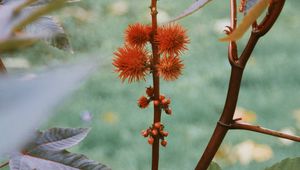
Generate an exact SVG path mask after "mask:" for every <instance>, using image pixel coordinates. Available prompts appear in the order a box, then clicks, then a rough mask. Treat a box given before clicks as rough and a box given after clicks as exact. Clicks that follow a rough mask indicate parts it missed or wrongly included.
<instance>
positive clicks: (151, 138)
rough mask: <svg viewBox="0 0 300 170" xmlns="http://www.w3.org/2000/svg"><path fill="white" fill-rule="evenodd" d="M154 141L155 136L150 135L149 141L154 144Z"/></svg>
mask: <svg viewBox="0 0 300 170" xmlns="http://www.w3.org/2000/svg"><path fill="white" fill-rule="evenodd" d="M153 142H154V138H153V137H151V136H150V137H149V138H148V143H149V144H150V145H152V144H153Z"/></svg>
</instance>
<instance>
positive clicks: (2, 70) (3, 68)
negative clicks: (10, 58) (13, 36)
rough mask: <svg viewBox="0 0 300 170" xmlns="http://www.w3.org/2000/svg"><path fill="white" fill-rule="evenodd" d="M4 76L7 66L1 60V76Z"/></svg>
mask: <svg viewBox="0 0 300 170" xmlns="http://www.w3.org/2000/svg"><path fill="white" fill-rule="evenodd" d="M1 73H2V74H4V73H6V68H5V65H4V63H3V62H2V60H1V58H0V74H1Z"/></svg>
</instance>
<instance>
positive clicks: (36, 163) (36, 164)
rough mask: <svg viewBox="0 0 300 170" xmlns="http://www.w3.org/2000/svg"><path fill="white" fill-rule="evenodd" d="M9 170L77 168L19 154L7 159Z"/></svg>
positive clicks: (62, 169)
mask: <svg viewBox="0 0 300 170" xmlns="http://www.w3.org/2000/svg"><path fill="white" fill-rule="evenodd" d="M9 167H10V169H11V170H32V169H55V170H79V169H78V168H73V167H70V166H67V165H64V164H61V163H57V162H53V161H49V160H45V159H40V158H37V157H33V156H29V155H22V154H19V155H17V156H14V157H13V158H12V159H11V160H10V161H9Z"/></svg>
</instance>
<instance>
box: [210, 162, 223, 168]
mask: <svg viewBox="0 0 300 170" xmlns="http://www.w3.org/2000/svg"><path fill="white" fill-rule="evenodd" d="M208 170H221V167H220V166H219V165H218V164H217V163H215V162H211V163H210V165H209V167H208Z"/></svg>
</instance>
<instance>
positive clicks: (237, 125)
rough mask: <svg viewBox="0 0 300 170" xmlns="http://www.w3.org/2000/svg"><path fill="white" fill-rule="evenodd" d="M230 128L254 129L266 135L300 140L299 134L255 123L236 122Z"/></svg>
mask: <svg viewBox="0 0 300 170" xmlns="http://www.w3.org/2000/svg"><path fill="white" fill-rule="evenodd" d="M229 128H230V129H240V130H249V131H253V132H258V133H263V134H266V135H271V136H276V137H279V138H284V139H289V140H292V141H296V142H300V137H299V136H294V135H289V134H286V133H282V132H278V131H275V130H271V129H266V128H264V127H260V126H255V125H251V124H246V123H238V122H235V123H233V124H231V125H230V127H229Z"/></svg>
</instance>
